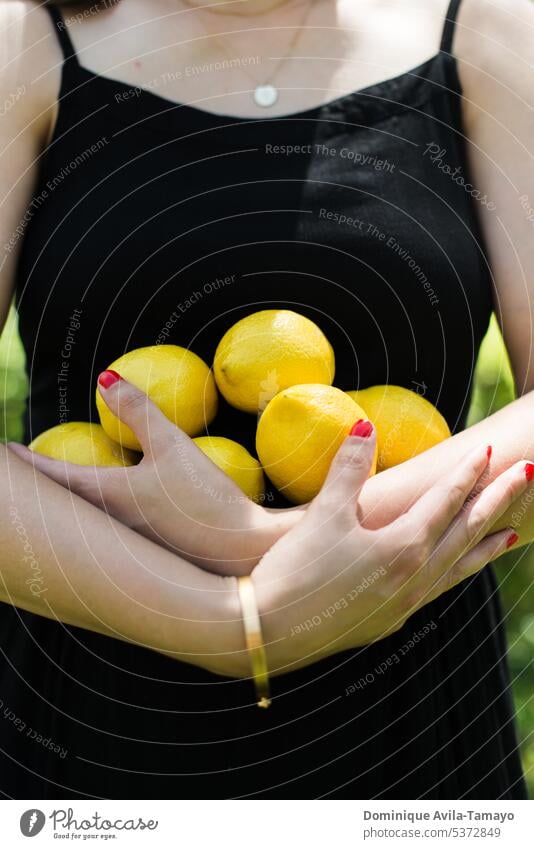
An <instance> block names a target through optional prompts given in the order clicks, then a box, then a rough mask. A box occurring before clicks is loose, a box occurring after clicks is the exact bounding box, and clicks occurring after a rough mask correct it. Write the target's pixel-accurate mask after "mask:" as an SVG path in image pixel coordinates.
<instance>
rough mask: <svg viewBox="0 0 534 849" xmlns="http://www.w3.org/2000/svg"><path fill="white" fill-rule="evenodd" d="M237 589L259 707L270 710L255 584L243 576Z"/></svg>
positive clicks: (267, 673) (239, 579) (238, 580)
mask: <svg viewBox="0 0 534 849" xmlns="http://www.w3.org/2000/svg"><path fill="white" fill-rule="evenodd" d="M237 588H238V590H239V600H240V602H241V611H242V613H243V628H244V629H245V643H246V646H247V651H248V654H249V657H250V666H251V668H252V677H253V679H254V686H255V687H256V694H257V696H258V707H261V708H268V707H270V705H271V694H270V691H269V672H268V669H267V657H266V654H265V646H264V644H263V636H262V633H261V620H260V615H259V613H258V605H257V603H256V592H255V590H254V584H253V583H252V580H251V579H250V578H249V576H248V575H243V576H242V577H240V578H238V579H237Z"/></svg>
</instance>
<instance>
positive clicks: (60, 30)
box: [45, 4, 78, 64]
mask: <svg viewBox="0 0 534 849" xmlns="http://www.w3.org/2000/svg"><path fill="white" fill-rule="evenodd" d="M45 9H46V10H47V11H48V13H49V15H50V17H51V18H52V23H53V24H54V29H55V31H56V34H57V38H58V41H59V44H60V47H61V50H62V51H63V57H64V59H73V60H74V62H75V63H76V64H77V63H78V57H77V55H76V49H75V47H74V44H73V43H72V41H71V37H70V35H69V32H68V28H67V24H66V23H65V21H64V19H63V15H62V14H61V12H60V11H59V9H58V8H57V6H54V5H53V4H47V5H46V6H45Z"/></svg>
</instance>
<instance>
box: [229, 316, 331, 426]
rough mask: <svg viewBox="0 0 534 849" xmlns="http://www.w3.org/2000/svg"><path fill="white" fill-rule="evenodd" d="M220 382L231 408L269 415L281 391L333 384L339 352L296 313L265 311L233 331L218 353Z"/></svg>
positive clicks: (320, 331) (318, 331)
mask: <svg viewBox="0 0 534 849" xmlns="http://www.w3.org/2000/svg"><path fill="white" fill-rule="evenodd" d="M213 369H214V372H215V380H216V381H217V386H218V387H219V390H220V392H221V394H222V395H223V396H224V397H225V398H226V400H227V401H228V403H229V404H231V405H232V407H237V409H238V410H244V411H245V412H247V413H257V412H258V410H259V411H261V410H264V409H265V407H266V406H267V404H268V402H269V401H270V400H271V398H273V397H274V396H275V395H276V394H277V393H278V392H280V391H281V390H282V389H287V388H288V387H289V386H294V385H295V384H298V383H325V384H328V385H330V384H331V383H332V381H333V380H334V371H335V360H334V351H333V349H332V346H331V345H330V342H329V341H328V339H327V338H326V336H325V335H324V333H323V332H322V330H321V329H320V328H319V327H317V325H316V324H314V322H313V321H310V320H309V319H308V318H305V317H304V316H303V315H299V314H298V313H296V312H292V310H261V311H260V312H255V313H253V314H252V315H249V316H247V317H246V318H243V319H241V321H238V322H237V324H234V326H233V327H231V328H230V330H228V331H227V332H226V333H225V335H224V336H223V338H222V339H221V341H220V342H219V346H218V348H217V351H216V352H215V362H214V365H213Z"/></svg>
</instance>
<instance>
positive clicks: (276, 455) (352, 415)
mask: <svg viewBox="0 0 534 849" xmlns="http://www.w3.org/2000/svg"><path fill="white" fill-rule="evenodd" d="M366 418H367V414H366V413H365V412H364V410H363V409H362V408H361V407H360V406H359V405H358V404H357V403H356V402H355V401H353V400H352V399H351V398H349V396H348V395H347V393H346V392H342V391H341V389H336V388H335V387H333V386H324V385H321V384H317V383H315V384H300V385H298V386H291V387H289V389H284V390H283V391H282V392H280V393H279V394H278V395H276V396H275V397H274V398H273V399H272V401H270V402H269V404H267V407H266V408H265V410H264V412H263V414H262V416H261V418H260V421H259V424H258V430H257V433H256V449H257V452H258V457H259V458H260V461H261V464H262V466H263V468H264V470H265V472H266V474H267V475H268V476H269V478H270V479H271V480H272V482H273V483H274V485H275V486H276V487H277V488H278V489H279V490H280V491H281V492H283V493H284V495H285V496H286V497H287V498H288V499H289V500H290V501H293V502H294V503H296V504H305V503H306V502H307V501H311V499H312V498H314V497H315V496H316V495H317V493H318V492H319V490H320V489H321V487H322V485H323V483H324V480H325V478H326V475H327V473H328V469H329V468H330V463H331V462H332V459H333V457H334V454H335V453H336V451H337V450H338V448H339V446H340V445H341V443H342V442H343V440H344V439H345V437H346V436H347V434H348V433H349V432H350V430H351V428H352V426H353V424H354V423H355V422H356V421H358V419H366ZM373 472H374V468H373V470H372V472H371V474H372V473H373Z"/></svg>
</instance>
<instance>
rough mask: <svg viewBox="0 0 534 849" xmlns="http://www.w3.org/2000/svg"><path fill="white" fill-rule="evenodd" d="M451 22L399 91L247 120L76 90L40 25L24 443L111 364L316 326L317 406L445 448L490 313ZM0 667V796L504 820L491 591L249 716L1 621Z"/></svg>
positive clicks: (213, 691)
mask: <svg viewBox="0 0 534 849" xmlns="http://www.w3.org/2000/svg"><path fill="white" fill-rule="evenodd" d="M458 5H459V3H458V0H454V2H452V3H451V6H450V9H449V11H448V14H447V21H446V25H445V29H444V34H443V42H442V44H441V48H440V51H439V52H438V53H437V54H436V55H435V56H434V57H433V58H431V59H429V60H428V61H426V62H424V63H423V64H421V65H420V66H419V67H417V68H415V69H414V70H412V71H410V72H407V73H403V74H401V75H399V76H397V77H394V78H393V79H389V80H386V81H384V82H380V83H377V84H374V85H371V86H369V87H367V88H365V89H362V90H359V91H355V92H353V93H351V94H348V95H344V96H342V97H338V98H336V99H335V100H333V101H331V102H329V103H327V104H325V105H323V106H319V107H317V108H313V109H309V110H306V111H303V112H297V113H293V114H290V115H287V116H282V117H276V118H269V117H265V118H263V117H262V118H255V119H244V118H237V117H233V116H226V115H215V114H212V113H209V112H207V111H203V110H202V109H199V108H195V107H194V106H189V105H185V104H177V103H174V102H171V101H169V100H167V99H166V98H165V97H163V96H162V95H161V90H160V91H158V89H157V88H154V89H152V90H150V91H149V90H140V89H131V88H130V87H129V86H128V85H127V84H125V83H121V82H117V81H115V80H113V79H109V78H106V77H102V76H99V75H95V74H93V73H92V72H90V71H89V70H87V69H85V68H84V67H83V66H82V65H80V63H79V60H78V57H77V55H76V53H75V50H74V48H73V45H72V43H71V41H70V38H69V35H68V29H67V28H66V27H65V26H63V25H62V20H61V17H60V14H59V12H58V11H57V10H56V9H55V8H54V7H50V8H49V12H50V15H51V21H52V25H53V27H54V29H55V32H56V34H57V37H58V38H59V41H60V43H61V46H62V49H63V52H64V65H63V72H62V83H61V94H60V107H59V115H58V120H57V126H56V128H55V132H54V136H53V138H52V140H51V142H50V144H49V145H48V148H47V150H46V152H45V155H44V156H43V158H42V163H41V169H40V175H39V184H38V186H37V188H36V191H35V196H34V198H33V199H32V202H31V204H30V207H29V214H28V216H27V221H26V225H25V232H24V242H23V246H22V252H21V256H20V262H19V267H18V274H17V280H16V287H17V288H16V292H17V307H18V312H19V316H20V331H21V335H22V340H23V343H24V347H25V350H26V354H27V362H28V370H29V375H30V379H31V394H30V398H29V401H28V409H27V416H26V436H27V438H28V439H30V437H32V436H35V435H36V434H38V433H40V432H41V431H43V430H44V429H46V428H48V427H51V426H53V425H55V424H57V423H59V422H62V421H72V420H89V419H91V418H92V419H95V420H97V418H96V411H95V408H94V387H95V385H96V378H97V375H98V373H99V372H100V371H101V370H102V369H104V368H105V367H106V366H108V365H109V363H110V362H111V361H112V360H114V359H115V358H116V357H117V356H119V355H120V354H122V353H123V352H124V351H126V350H129V349H132V348H136V347H140V346H144V345H150V344H157V343H161V342H167V343H174V344H179V345H183V346H186V347H190V348H191V349H192V350H193V351H195V352H196V353H197V354H199V355H200V356H201V357H203V358H204V359H205V360H206V361H207V362H211V361H212V358H213V354H214V350H215V347H216V344H217V341H218V340H219V339H220V337H221V336H222V334H223V333H224V331H225V330H226V329H227V328H228V327H229V326H230V325H231V324H233V323H234V322H235V321H237V320H238V319H239V318H241V317H242V316H244V315H247V314H249V313H251V312H254V311H255V310H259V309H264V308H269V307H288V308H291V309H294V310H297V311H299V312H301V313H303V314H305V315H307V316H309V317H310V318H311V319H313V320H314V321H315V322H317V324H319V325H320V327H321V328H322V329H323V330H324V332H325V333H326V335H327V336H328V338H329V339H330V341H331V343H332V344H333V346H334V349H335V351H336V365H337V371H336V380H335V383H336V385H337V386H339V387H340V388H342V389H354V388H358V387H365V386H369V385H372V384H377V383H393V384H400V385H402V386H406V387H408V388H410V389H415V390H416V391H418V392H421V393H423V394H424V395H425V396H426V397H427V398H428V399H429V400H430V401H432V402H433V403H434V404H435V405H436V406H437V407H438V408H439V410H440V411H441V412H442V413H443V415H444V416H445V417H446V419H447V421H448V422H449V425H450V427H451V429H452V430H453V431H457V430H459V429H461V428H462V427H463V426H464V424H465V416H466V412H467V409H468V405H469V400H470V392H471V384H472V377H473V369H474V365H475V361H476V357H477V353H478V350H479V345H480V342H481V339H482V338H483V335H484V333H485V331H486V329H487V326H488V321H489V318H490V314H491V310H492V298H491V275H490V271H489V268H488V264H487V258H486V254H485V251H484V247H483V244H482V239H481V234H480V232H479V227H478V224H477V219H476V214H475V204H477V203H484V202H485V199H484V198H481V197H479V196H475V195H474V190H473V189H472V187H470V185H469V177H468V174H467V171H466V159H465V149H464V134H463V130H462V123H461V90H460V82H459V78H458V75H457V68H456V63H455V59H454V58H453V56H452V55H451V43H452V37H453V30H454V20H455V17H456V13H457V9H458ZM62 377H63V378H64V379H61V378H62ZM255 424H256V422H255V419H254V417H253V416H250V417H248V416H246V415H244V414H241V413H237V412H236V411H234V410H232V409H231V408H229V407H227V406H225V405H224V404H223V405H222V406H221V410H220V413H219V415H218V417H217V419H216V421H215V422H214V423H213V425H212V427H211V432H212V433H215V434H219V435H227V436H231V437H233V438H236V439H238V440H239V441H241V442H243V443H244V444H246V445H247V446H248V447H249V448H250V449H252V450H253V449H254V430H255ZM278 503H281V502H278ZM0 649H1V653H2V654H1V670H0V698H1V699H2V700H3V703H4V706H8V707H9V710H10V711H11V712H13V713H14V714H15V716H16V717H19V718H20V720H21V723H23V724H24V728H22V725H21V724H20V723H19V724H18V725H16V724H15V723H14V722H12V721H10V720H9V721H8V719H3V721H2V722H0V789H1V790H2V792H3V793H4V795H6V796H11V797H15V798H19V799H23V798H76V797H80V798H91V797H103V798H134V799H135V798H163V799H166V798H171V799H183V798H221V797H222V798H225V797H247V798H267V797H286V798H287V797H289V798H316V797H330V798H332V797H348V798H356V799H370V798H382V799H386V798H390V799H394V798H407V799H410V798H434V799H438V798H446V799H458V798H487V799H496V798H503V799H511V798H522V797H523V796H524V794H525V789H524V784H523V777H522V771H521V765H520V760H519V756H518V751H517V741H516V736H515V730H514V718H513V716H514V714H513V708H512V704H511V698H510V684H509V679H508V673H507V667H506V646H505V642H504V636H503V627H502V614H501V610H500V607H499V601H498V594H497V587H496V582H495V578H494V573H493V570H492V568H491V567H489V568H486V569H485V570H483V572H482V573H481V574H479V575H478V576H477V577H475V578H473V579H470V580H468V581H466V582H464V583H463V584H462V585H461V586H459V587H458V588H456V589H455V590H453V591H451V592H449V593H447V594H446V595H444V596H442V597H441V598H440V599H438V600H437V601H436V602H434V603H432V604H430V605H428V606H427V607H425V608H424V609H423V610H421V611H420V612H418V613H417V614H416V615H414V616H413V617H412V618H411V619H410V620H409V621H408V623H407V624H406V625H405V627H404V628H403V629H402V630H401V631H400V632H399V633H397V634H395V635H394V636H392V637H390V638H388V639H386V640H383V641H381V642H380V643H378V644H376V645H373V646H370V647H364V648H360V649H358V650H354V651H352V652H346V653H343V654H339V655H337V656H335V657H332V658H330V659H328V660H325V661H322V662H320V663H317V664H315V665H313V666H310V667H308V668H306V669H304V670H301V671H299V672H296V673H292V674H290V675H286V676H281V677H278V678H276V679H275V680H274V681H273V693H274V702H273V706H272V708H271V709H270V710H269V711H260V710H258V709H257V708H256V706H255V704H254V698H253V690H252V687H251V684H250V682H248V681H246V682H244V681H227V680H225V679H222V678H218V677H217V676H214V675H212V674H210V673H207V672H205V671H204V670H202V669H197V668H195V667H192V666H188V665H186V664H181V663H177V662H175V661H173V660H171V659H168V658H165V657H162V656H159V655H157V654H155V653H152V652H150V651H145V650H143V649H140V648H137V647H134V646H130V645H126V644H124V643H122V642H119V641H115V640H113V639H109V638H105V637H103V636H99V635H96V634H93V633H90V632H86V631H83V630H81V629H77V628H71V627H67V626H64V625H62V624H58V623H55V622H52V621H48V620H46V619H44V618H40V617H37V616H34V615H32V614H29V613H25V612H22V611H20V610H17V609H14V608H11V607H10V606H8V605H1V607H0ZM28 729H29V730H30V731H31V732H32V733H28ZM33 732H35V734H34V733H33ZM37 735H39V736H40V741H37V739H36V737H37Z"/></svg>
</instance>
